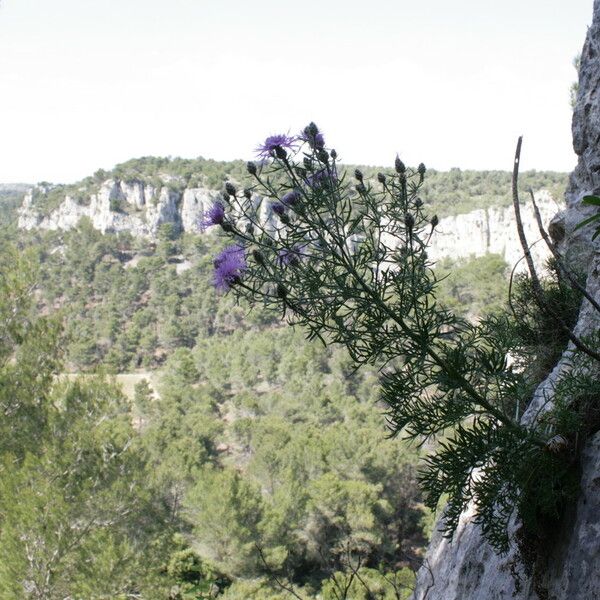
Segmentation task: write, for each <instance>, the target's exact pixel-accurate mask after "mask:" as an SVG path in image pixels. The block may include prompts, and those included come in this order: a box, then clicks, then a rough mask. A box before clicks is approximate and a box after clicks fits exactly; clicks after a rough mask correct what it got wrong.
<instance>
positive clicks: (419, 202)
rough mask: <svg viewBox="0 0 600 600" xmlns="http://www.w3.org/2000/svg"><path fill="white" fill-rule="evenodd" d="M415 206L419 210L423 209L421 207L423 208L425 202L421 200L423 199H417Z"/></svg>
mask: <svg viewBox="0 0 600 600" xmlns="http://www.w3.org/2000/svg"><path fill="white" fill-rule="evenodd" d="M415 206H416V207H417V208H421V206H423V200H421V198H417V199H416V200H415Z"/></svg>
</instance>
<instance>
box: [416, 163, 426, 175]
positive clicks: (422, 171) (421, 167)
mask: <svg viewBox="0 0 600 600" xmlns="http://www.w3.org/2000/svg"><path fill="white" fill-rule="evenodd" d="M417 171H418V173H419V175H425V171H427V169H426V168H425V165H424V164H423V163H419V166H418V167H417Z"/></svg>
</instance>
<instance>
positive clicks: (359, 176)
mask: <svg viewBox="0 0 600 600" xmlns="http://www.w3.org/2000/svg"><path fill="white" fill-rule="evenodd" d="M354 177H356V179H358V180H359V181H360V182H361V183H362V180H363V174H362V172H361V171H360V169H354Z"/></svg>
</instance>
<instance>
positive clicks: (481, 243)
mask: <svg viewBox="0 0 600 600" xmlns="http://www.w3.org/2000/svg"><path fill="white" fill-rule="evenodd" d="M536 203H537V204H538V207H539V209H540V213H541V215H542V220H543V221H544V223H545V224H546V225H547V224H549V223H550V220H551V219H552V217H553V216H554V214H555V213H556V211H557V209H558V208H559V204H558V203H557V202H556V201H555V200H553V198H552V197H551V196H550V194H549V193H548V192H546V191H544V190H542V191H540V192H538V193H537V194H536ZM522 212H523V225H524V229H525V233H526V235H527V238H528V239H529V240H531V241H532V242H536V241H537V240H539V239H540V233H539V231H538V227H537V224H536V221H535V217H534V214H533V205H532V204H531V203H524V205H523V209H522ZM488 252H490V253H493V254H500V255H501V256H503V257H504V259H505V260H506V262H507V263H508V264H509V265H511V266H512V265H515V264H517V262H519V260H520V259H521V257H522V256H523V252H522V250H521V245H520V244H519V237H518V234H517V229H516V227H515V215H514V212H513V209H512V207H505V208H502V207H492V208H487V209H480V210H474V211H472V212H470V213H467V214H464V215H457V216H454V217H447V218H445V219H442V220H441V221H440V223H439V225H438V226H437V228H436V231H435V234H434V236H433V238H432V242H431V246H430V247H429V249H428V254H429V257H430V258H431V259H432V260H434V261H437V260H439V259H440V258H443V257H445V256H451V257H453V258H464V257H468V256H483V255H484V254H486V253H488ZM531 252H532V255H533V258H534V260H535V262H536V264H537V265H540V266H541V265H543V264H544V262H545V261H546V259H547V258H549V251H548V248H547V247H546V244H544V242H543V241H540V242H539V243H535V244H533V246H532V248H531ZM518 266H519V267H522V268H525V264H524V261H521V262H520V263H519V265H518Z"/></svg>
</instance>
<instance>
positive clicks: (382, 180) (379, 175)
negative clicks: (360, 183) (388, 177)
mask: <svg viewBox="0 0 600 600" xmlns="http://www.w3.org/2000/svg"><path fill="white" fill-rule="evenodd" d="M377 181H379V183H383V184H385V175H384V174H383V173H377Z"/></svg>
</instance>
